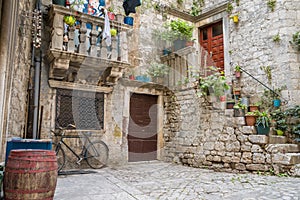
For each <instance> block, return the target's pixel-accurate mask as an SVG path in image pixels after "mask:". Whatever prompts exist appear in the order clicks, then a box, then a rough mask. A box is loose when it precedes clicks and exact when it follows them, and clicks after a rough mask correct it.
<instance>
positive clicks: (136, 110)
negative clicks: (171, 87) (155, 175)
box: [128, 94, 157, 162]
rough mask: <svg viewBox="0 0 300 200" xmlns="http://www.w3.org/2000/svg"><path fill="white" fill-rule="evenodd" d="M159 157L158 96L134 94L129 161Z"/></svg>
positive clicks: (129, 138)
mask: <svg viewBox="0 0 300 200" xmlns="http://www.w3.org/2000/svg"><path fill="white" fill-rule="evenodd" d="M156 159H157V96H153V95H145V94H132V95H131V97H130V120H129V127H128V160H129V162H135V161H147V160H156Z"/></svg>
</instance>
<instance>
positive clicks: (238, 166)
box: [234, 163, 246, 171]
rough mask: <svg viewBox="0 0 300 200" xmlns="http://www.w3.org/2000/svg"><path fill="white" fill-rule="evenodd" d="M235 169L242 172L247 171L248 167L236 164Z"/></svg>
mask: <svg viewBox="0 0 300 200" xmlns="http://www.w3.org/2000/svg"><path fill="white" fill-rule="evenodd" d="M234 168H235V169H237V170H240V171H245V170H246V165H245V164H243V163H236V164H235V165H234Z"/></svg>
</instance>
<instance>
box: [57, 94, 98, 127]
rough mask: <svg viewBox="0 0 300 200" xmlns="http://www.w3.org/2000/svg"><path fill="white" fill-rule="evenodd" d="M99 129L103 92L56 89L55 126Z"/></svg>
mask: <svg viewBox="0 0 300 200" xmlns="http://www.w3.org/2000/svg"><path fill="white" fill-rule="evenodd" d="M68 124H74V125H76V129H81V130H83V129H84V130H100V129H103V124H104V95H103V93H95V92H86V91H80V90H67V89H57V95H56V121H55V127H56V128H58V127H67V126H68Z"/></svg>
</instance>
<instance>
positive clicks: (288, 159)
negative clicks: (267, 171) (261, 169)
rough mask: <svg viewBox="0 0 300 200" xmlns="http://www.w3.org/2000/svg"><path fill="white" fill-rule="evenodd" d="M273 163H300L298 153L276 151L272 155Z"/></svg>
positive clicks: (299, 154)
mask: <svg viewBox="0 0 300 200" xmlns="http://www.w3.org/2000/svg"><path fill="white" fill-rule="evenodd" d="M272 160H273V163H277V164H283V165H295V164H300V153H286V154H282V153H277V154H274V155H273V158H272Z"/></svg>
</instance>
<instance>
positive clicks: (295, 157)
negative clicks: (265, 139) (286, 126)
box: [265, 135, 300, 166]
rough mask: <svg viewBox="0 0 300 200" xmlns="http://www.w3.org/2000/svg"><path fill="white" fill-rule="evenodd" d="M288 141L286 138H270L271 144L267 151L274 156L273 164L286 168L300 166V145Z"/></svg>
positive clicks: (273, 136) (271, 136) (267, 146)
mask: <svg viewBox="0 0 300 200" xmlns="http://www.w3.org/2000/svg"><path fill="white" fill-rule="evenodd" d="M286 141H287V138H286V137H285V136H275V135H270V136H269V144H268V145H266V147H265V149H266V151H267V152H268V153H270V154H271V155H272V163H274V164H282V165H286V166H289V165H297V164H300V145H299V144H291V143H286Z"/></svg>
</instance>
